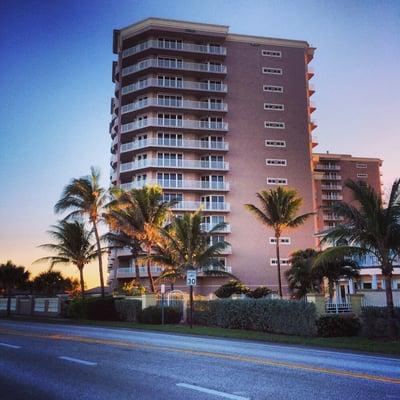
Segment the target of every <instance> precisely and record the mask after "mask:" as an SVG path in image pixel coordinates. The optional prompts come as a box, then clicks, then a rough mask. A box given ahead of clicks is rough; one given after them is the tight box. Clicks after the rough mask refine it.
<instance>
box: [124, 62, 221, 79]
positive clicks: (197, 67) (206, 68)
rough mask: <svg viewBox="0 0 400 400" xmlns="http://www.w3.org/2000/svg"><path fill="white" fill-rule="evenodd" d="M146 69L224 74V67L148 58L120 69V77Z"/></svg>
mask: <svg viewBox="0 0 400 400" xmlns="http://www.w3.org/2000/svg"><path fill="white" fill-rule="evenodd" d="M148 68H165V69H176V70H179V71H194V72H209V73H216V74H226V66H225V65H218V64H217V65H214V64H209V63H194V62H187V61H180V60H162V59H158V58H149V59H147V60H142V61H140V62H138V63H136V64H133V65H130V66H129V67H125V68H123V69H122V76H127V75H130V74H134V73H135V72H139V71H143V70H145V69H148Z"/></svg>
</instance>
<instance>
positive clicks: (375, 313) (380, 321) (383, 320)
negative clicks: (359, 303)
mask: <svg viewBox="0 0 400 400" xmlns="http://www.w3.org/2000/svg"><path fill="white" fill-rule="evenodd" d="M361 320H362V325H363V329H362V334H363V335H364V336H367V337H369V338H379V337H380V338H384V337H388V336H389V318H388V315H387V308H386V307H364V308H363V309H362V312H361ZM394 320H395V326H396V336H397V337H399V336H400V308H399V307H395V309H394Z"/></svg>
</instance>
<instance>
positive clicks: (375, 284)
mask: <svg viewBox="0 0 400 400" xmlns="http://www.w3.org/2000/svg"><path fill="white" fill-rule="evenodd" d="M371 289H375V290H376V289H378V277H377V275H372V282H371Z"/></svg>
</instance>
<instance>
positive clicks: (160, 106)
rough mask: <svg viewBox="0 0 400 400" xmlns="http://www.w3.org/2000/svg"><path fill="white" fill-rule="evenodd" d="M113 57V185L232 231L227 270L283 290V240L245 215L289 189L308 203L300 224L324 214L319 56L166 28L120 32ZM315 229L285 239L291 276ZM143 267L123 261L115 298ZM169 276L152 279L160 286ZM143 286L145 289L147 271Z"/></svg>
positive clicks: (206, 286) (216, 30)
mask: <svg viewBox="0 0 400 400" xmlns="http://www.w3.org/2000/svg"><path fill="white" fill-rule="evenodd" d="M113 47H114V53H115V54H116V55H117V61H115V62H114V63H113V81H114V82H115V97H114V98H113V99H112V122H111V125H110V133H111V137H112V147H111V152H112V157H111V167H112V169H111V183H112V184H113V185H119V186H121V187H122V188H126V189H128V188H141V187H143V186H144V185H145V184H159V185H160V186H161V187H162V188H163V190H164V196H165V198H167V199H176V200H178V201H179V203H178V204H177V206H176V207H175V209H174V212H175V213H177V214H182V213H184V212H187V211H194V210H197V209H198V208H199V207H202V209H203V211H204V214H205V217H204V229H209V228H210V227H212V226H213V225H215V224H217V223H219V222H221V221H225V222H226V223H227V224H228V225H227V227H226V229H224V230H223V231H221V232H219V233H218V234H217V235H215V236H214V237H213V240H215V241H218V240H222V239H225V240H227V241H228V242H229V243H230V247H229V248H228V249H226V251H225V253H224V254H223V255H221V263H222V265H224V267H223V268H224V269H225V270H226V271H229V272H231V273H232V274H233V275H235V276H236V277H237V278H239V279H240V280H242V281H243V282H245V283H246V284H248V285H249V286H250V287H255V286H259V285H268V286H269V287H271V288H272V289H276V288H277V276H276V258H275V244H274V238H273V232H272V231H270V232H268V231H267V230H266V229H265V227H264V226H262V225H261V224H260V223H259V222H258V221H256V220H255V218H254V217H253V216H252V215H251V214H250V213H249V212H248V211H247V210H246V209H245V208H244V204H245V203H255V202H256V201H257V200H256V197H255V194H256V192H259V191H261V190H264V189H270V188H274V187H277V186H278V185H281V186H287V187H292V188H295V189H296V190H297V191H298V193H299V195H300V196H301V197H302V198H303V200H304V201H303V206H302V210H301V212H310V211H313V210H314V209H315V208H316V204H315V201H316V198H315V196H314V175H313V159H312V148H313V146H314V145H315V143H314V140H313V138H312V131H313V129H314V128H315V127H316V125H315V124H314V123H313V120H312V117H311V115H312V112H313V111H314V110H315V107H314V106H313V104H312V102H311V101H310V97H311V96H312V94H313V93H314V90H313V88H312V86H311V85H310V79H311V78H312V76H313V72H312V70H311V69H310V68H309V65H308V64H309V63H310V61H311V60H312V58H313V53H314V49H313V48H312V47H310V45H309V44H308V43H307V42H304V41H299V40H286V39H274V38H267V37H256V36H246V35H240V34H233V33H230V32H229V29H228V27H227V26H223V25H210V24H201V23H192V22H181V21H172V20H165V19H157V18H149V19H146V20H144V21H141V22H138V23H136V24H133V25H131V26H128V27H126V28H123V29H121V30H116V31H114V41H113ZM316 223H317V221H316V218H315V219H313V218H311V219H309V220H308V222H307V223H306V224H304V225H303V226H302V227H301V228H299V229H297V230H295V231H291V232H289V233H288V235H286V236H285V237H283V238H282V239H281V240H282V246H281V253H282V254H281V257H282V263H283V266H284V267H283V269H285V264H286V263H287V260H288V258H289V256H290V254H291V253H292V252H293V251H294V250H297V249H303V248H307V247H314V246H315V244H316V243H315V236H314V234H315V232H316ZM134 262H135V260H133V259H132V258H131V257H130V253H129V251H125V250H123V249H122V250H115V251H113V252H112V254H111V256H110V263H109V283H110V285H111V287H112V288H116V287H117V286H118V285H120V284H121V283H122V282H124V281H126V280H131V279H132V278H134V277H135V269H134V268H133V266H134V264H133V263H134ZM210 268H212V267H210ZM219 268H221V267H219ZM160 272H161V269H160V267H158V266H154V267H153V273H154V274H155V276H157V275H159V274H160ZM141 274H142V275H143V278H144V279H145V278H146V275H147V274H146V270H145V268H141ZM222 281H223V279H222V278H210V277H205V276H200V277H199V283H198V292H202V293H210V292H213V291H214V290H215V289H216V288H217V287H218V286H219V285H220V284H221V282H222ZM179 286H181V284H180V283H179V282H178V283H177V284H176V287H179ZM182 286H183V284H182ZM285 288H286V284H285Z"/></svg>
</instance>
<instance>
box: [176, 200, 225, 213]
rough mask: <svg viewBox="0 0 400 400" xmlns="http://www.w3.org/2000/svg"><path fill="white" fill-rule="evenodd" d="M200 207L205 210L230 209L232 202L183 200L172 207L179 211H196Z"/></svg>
mask: <svg viewBox="0 0 400 400" xmlns="http://www.w3.org/2000/svg"><path fill="white" fill-rule="evenodd" d="M199 208H201V209H202V210H203V211H230V204H229V203H221V202H200V201H181V202H179V203H177V204H175V205H174V206H173V207H172V209H173V210H179V211H196V210H198V209H199Z"/></svg>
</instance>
